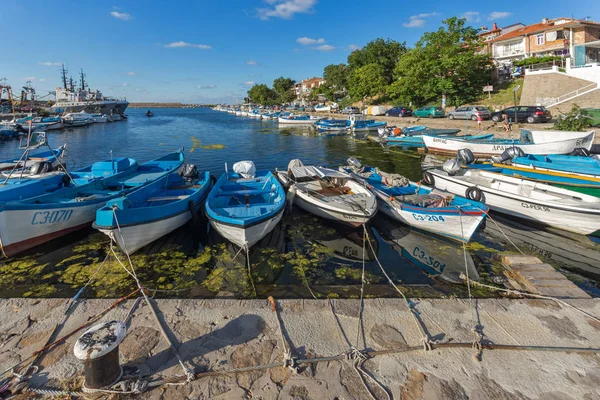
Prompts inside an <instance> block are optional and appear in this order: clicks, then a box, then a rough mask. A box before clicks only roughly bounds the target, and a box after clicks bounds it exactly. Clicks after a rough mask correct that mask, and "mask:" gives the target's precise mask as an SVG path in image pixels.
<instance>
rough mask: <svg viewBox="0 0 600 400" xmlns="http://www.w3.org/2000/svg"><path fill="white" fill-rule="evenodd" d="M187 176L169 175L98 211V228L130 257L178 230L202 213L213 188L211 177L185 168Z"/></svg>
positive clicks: (205, 173)
mask: <svg viewBox="0 0 600 400" xmlns="http://www.w3.org/2000/svg"><path fill="white" fill-rule="evenodd" d="M184 171H187V172H184V173H185V175H186V177H183V176H181V175H179V174H169V175H166V176H164V177H162V178H160V179H157V180H156V181H154V182H152V183H150V184H149V185H146V186H143V187H141V188H139V189H136V190H133V191H131V192H130V193H128V194H127V195H125V196H124V197H119V198H116V199H113V200H110V201H108V202H107V203H106V205H105V206H104V207H102V208H101V209H99V210H98V211H97V212H96V222H94V228H96V229H98V230H99V231H100V232H102V233H105V234H106V235H108V236H109V237H114V238H115V239H116V240H117V243H118V244H119V247H120V248H121V250H123V251H124V252H126V253H128V254H132V253H134V252H136V251H137V250H138V249H140V248H142V247H144V246H146V245H147V244H149V243H151V242H153V241H155V240H156V239H158V238H160V237H162V236H164V235H166V234H168V233H170V232H172V231H174V230H175V229H177V228H179V227H180V226H182V225H184V224H185V223H187V222H188V221H190V220H191V219H192V218H193V217H194V216H195V215H197V213H198V212H199V210H200V208H201V205H202V202H203V201H204V199H205V198H206V196H207V195H208V192H209V191H210V187H211V179H210V174H209V173H208V172H204V173H203V174H198V171H197V170H196V167H195V166H194V165H189V166H188V165H186V166H184Z"/></svg>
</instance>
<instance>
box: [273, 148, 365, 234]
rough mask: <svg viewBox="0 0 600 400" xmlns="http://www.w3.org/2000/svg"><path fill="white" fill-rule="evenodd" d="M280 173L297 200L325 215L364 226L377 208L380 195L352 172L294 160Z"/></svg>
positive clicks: (328, 217)
mask: <svg viewBox="0 0 600 400" xmlns="http://www.w3.org/2000/svg"><path fill="white" fill-rule="evenodd" d="M277 177H278V178H279V180H280V181H281V182H282V183H283V185H284V186H287V187H289V190H290V193H291V195H292V196H293V202H294V203H295V204H296V205H298V206H299V207H300V208H302V209H303V210H305V211H307V212H309V213H312V214H315V215H317V216H319V217H321V218H325V219H329V220H333V221H337V222H341V223H345V224H348V225H351V226H360V225H362V224H364V223H366V222H367V221H369V220H370V219H371V218H372V217H373V216H374V215H375V213H376V212H377V199H376V198H375V195H374V194H373V193H372V192H371V191H370V190H369V189H367V188H366V187H365V186H363V185H361V184H359V183H358V182H356V181H354V180H353V179H352V177H351V176H350V175H349V174H346V173H344V172H339V171H335V170H332V169H328V168H323V167H315V166H304V165H302V162H300V161H299V160H292V161H291V162H290V165H289V166H288V171H287V172H283V171H277Z"/></svg>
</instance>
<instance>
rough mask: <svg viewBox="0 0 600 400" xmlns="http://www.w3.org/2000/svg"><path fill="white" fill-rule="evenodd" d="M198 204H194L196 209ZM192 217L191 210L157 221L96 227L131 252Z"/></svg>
mask: <svg viewBox="0 0 600 400" xmlns="http://www.w3.org/2000/svg"><path fill="white" fill-rule="evenodd" d="M200 204H201V203H198V204H196V211H198V210H199V208H200ZM191 219H192V212H191V211H185V212H183V213H180V214H177V215H172V216H170V217H168V218H164V219H160V220H158V221H149V222H147V223H141V224H136V225H130V226H122V227H121V229H120V230H119V229H118V228H117V229H98V230H99V231H100V232H102V233H104V234H106V235H107V236H108V237H110V238H114V239H115V240H116V241H117V243H118V244H119V248H121V250H123V251H125V252H126V253H129V254H132V253H134V252H136V251H138V250H139V249H141V248H142V247H144V246H146V245H148V244H150V243H152V242H154V241H155V240H157V239H160V238H161V237H163V236H165V235H167V234H169V233H171V232H173V231H174V230H175V229H177V228H179V227H181V226H183V225H185V224H186V223H187V222H188V221H190V220H191Z"/></svg>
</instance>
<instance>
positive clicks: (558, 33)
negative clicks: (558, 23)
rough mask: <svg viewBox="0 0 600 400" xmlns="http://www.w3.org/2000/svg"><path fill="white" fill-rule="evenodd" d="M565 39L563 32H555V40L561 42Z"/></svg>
mask: <svg viewBox="0 0 600 400" xmlns="http://www.w3.org/2000/svg"><path fill="white" fill-rule="evenodd" d="M563 39H566V38H565V31H557V32H556V40H563Z"/></svg>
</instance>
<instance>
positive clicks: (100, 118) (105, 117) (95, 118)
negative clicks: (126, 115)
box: [90, 114, 108, 124]
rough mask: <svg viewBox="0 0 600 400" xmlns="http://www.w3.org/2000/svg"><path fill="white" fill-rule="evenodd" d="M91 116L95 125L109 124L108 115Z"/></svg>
mask: <svg viewBox="0 0 600 400" xmlns="http://www.w3.org/2000/svg"><path fill="white" fill-rule="evenodd" d="M90 115H91V117H90V119H91V120H92V121H93V122H95V123H100V124H103V123H105V122H108V115H106V114H90Z"/></svg>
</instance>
